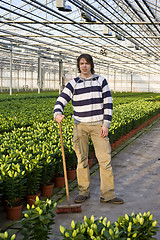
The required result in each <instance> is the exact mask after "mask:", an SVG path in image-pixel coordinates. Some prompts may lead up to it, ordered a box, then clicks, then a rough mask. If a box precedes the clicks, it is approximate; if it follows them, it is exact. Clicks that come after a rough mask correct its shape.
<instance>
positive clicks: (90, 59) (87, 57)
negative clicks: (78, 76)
mask: <svg viewBox="0 0 160 240" xmlns="http://www.w3.org/2000/svg"><path fill="white" fill-rule="evenodd" d="M82 58H84V59H85V60H86V61H87V63H89V64H90V65H91V73H92V74H94V73H95V71H94V63H93V58H92V57H91V55H89V54H85V53H83V54H81V55H80V56H79V57H78V58H77V68H78V72H79V73H80V72H81V70H80V67H79V63H80V60H81V59H82Z"/></svg>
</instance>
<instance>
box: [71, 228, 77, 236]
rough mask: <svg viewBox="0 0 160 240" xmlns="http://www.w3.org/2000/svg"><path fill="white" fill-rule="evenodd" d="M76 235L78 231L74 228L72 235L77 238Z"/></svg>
mask: <svg viewBox="0 0 160 240" xmlns="http://www.w3.org/2000/svg"><path fill="white" fill-rule="evenodd" d="M76 236H77V232H76V230H74V231H73V233H72V237H73V238H75V237H76Z"/></svg>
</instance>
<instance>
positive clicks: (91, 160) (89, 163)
mask: <svg viewBox="0 0 160 240" xmlns="http://www.w3.org/2000/svg"><path fill="white" fill-rule="evenodd" d="M92 162H93V159H92V158H89V159H88V165H89V168H91V167H92Z"/></svg>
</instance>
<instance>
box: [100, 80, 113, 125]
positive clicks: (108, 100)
mask: <svg viewBox="0 0 160 240" xmlns="http://www.w3.org/2000/svg"><path fill="white" fill-rule="evenodd" d="M102 97H103V108H104V119H103V125H104V126H106V127H108V128H109V127H110V124H111V120H112V113H113V99H112V96H111V92H110V89H109V86H108V82H107V80H106V79H104V80H103V82H102Z"/></svg>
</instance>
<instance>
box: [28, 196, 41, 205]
mask: <svg viewBox="0 0 160 240" xmlns="http://www.w3.org/2000/svg"><path fill="white" fill-rule="evenodd" d="M37 196H38V197H39V196H40V193H37V194H27V196H26V202H27V204H29V205H30V206H32V205H33V204H34V202H35V201H36V197H37Z"/></svg>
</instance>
